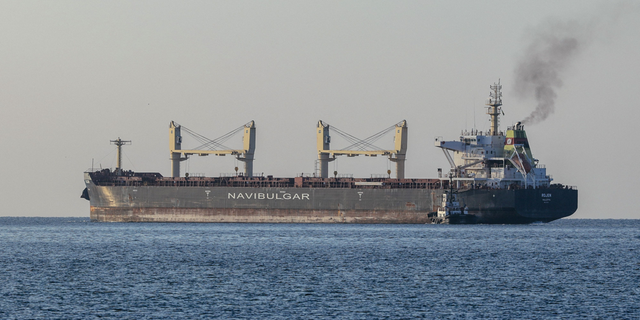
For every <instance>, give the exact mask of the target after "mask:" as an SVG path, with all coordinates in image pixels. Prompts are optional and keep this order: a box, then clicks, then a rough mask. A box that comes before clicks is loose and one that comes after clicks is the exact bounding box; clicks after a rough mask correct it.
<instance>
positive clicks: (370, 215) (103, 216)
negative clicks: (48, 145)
mask: <svg viewBox="0 0 640 320" xmlns="http://www.w3.org/2000/svg"><path fill="white" fill-rule="evenodd" d="M91 220H94V221H102V222H212V223H237V222H241V223H391V224H424V223H427V222H428V219H427V214H426V213H424V212H416V211H402V212H393V211H392V212H389V211H384V212H383V211H370V210H335V211H329V210H287V209H269V210H264V209H211V208H208V209H202V208H99V207H91Z"/></svg>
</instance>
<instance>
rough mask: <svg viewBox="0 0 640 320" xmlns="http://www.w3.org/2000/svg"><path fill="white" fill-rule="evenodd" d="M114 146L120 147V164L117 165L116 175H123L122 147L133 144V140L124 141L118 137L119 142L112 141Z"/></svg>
mask: <svg viewBox="0 0 640 320" xmlns="http://www.w3.org/2000/svg"><path fill="white" fill-rule="evenodd" d="M111 143H112V144H115V145H116V146H117V147H118V162H117V163H116V174H117V175H120V174H121V173H122V146H124V145H125V144H131V140H126V141H125V140H122V139H120V137H118V139H117V140H111Z"/></svg>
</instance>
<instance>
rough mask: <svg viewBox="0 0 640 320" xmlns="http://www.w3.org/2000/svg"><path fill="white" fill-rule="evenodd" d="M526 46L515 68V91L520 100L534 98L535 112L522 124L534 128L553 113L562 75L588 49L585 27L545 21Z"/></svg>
mask: <svg viewBox="0 0 640 320" xmlns="http://www.w3.org/2000/svg"><path fill="white" fill-rule="evenodd" d="M528 38H529V45H528V46H527V48H526V51H525V52H524V54H523V55H522V57H521V58H520V60H519V62H518V64H517V66H516V68H515V85H514V87H515V88H514V89H515V91H516V94H517V95H518V96H519V97H520V98H526V99H528V98H534V99H535V100H536V102H537V105H536V109H535V110H534V111H533V112H531V114H530V115H529V116H527V117H526V118H525V119H524V120H522V122H523V123H524V124H535V123H538V122H541V121H543V120H545V119H546V118H547V117H548V116H549V115H551V114H552V113H553V112H554V110H555V103H556V97H557V96H558V93H557V92H558V89H560V88H561V87H562V85H563V82H562V77H563V72H564V71H565V70H566V68H567V67H568V66H569V65H570V63H571V62H572V60H574V59H575V57H576V56H577V55H578V54H579V53H580V52H581V51H582V50H584V48H585V47H586V46H587V45H588V43H589V39H590V32H589V28H588V26H586V25H585V24H582V23H578V22H569V23H565V22H559V21H551V20H550V21H547V22H546V23H544V24H543V25H541V26H539V27H537V28H535V29H533V30H532V31H531V32H530V34H529V35H528Z"/></svg>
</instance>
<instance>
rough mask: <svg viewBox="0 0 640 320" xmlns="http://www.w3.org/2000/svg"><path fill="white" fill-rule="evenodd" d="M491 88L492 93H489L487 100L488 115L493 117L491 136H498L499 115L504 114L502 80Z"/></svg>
mask: <svg viewBox="0 0 640 320" xmlns="http://www.w3.org/2000/svg"><path fill="white" fill-rule="evenodd" d="M489 88H491V92H490V93H489V99H487V103H486V105H488V107H487V114H488V115H490V116H491V131H490V132H489V135H491V136H497V135H498V126H499V115H500V112H502V108H500V106H501V105H502V91H500V90H502V85H501V84H500V80H498V83H494V84H493V85H491V86H489Z"/></svg>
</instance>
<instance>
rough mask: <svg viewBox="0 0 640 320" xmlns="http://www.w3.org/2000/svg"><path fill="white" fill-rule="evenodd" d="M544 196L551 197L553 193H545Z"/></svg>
mask: <svg viewBox="0 0 640 320" xmlns="http://www.w3.org/2000/svg"><path fill="white" fill-rule="evenodd" d="M542 197H543V198H551V193H543V194H542Z"/></svg>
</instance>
